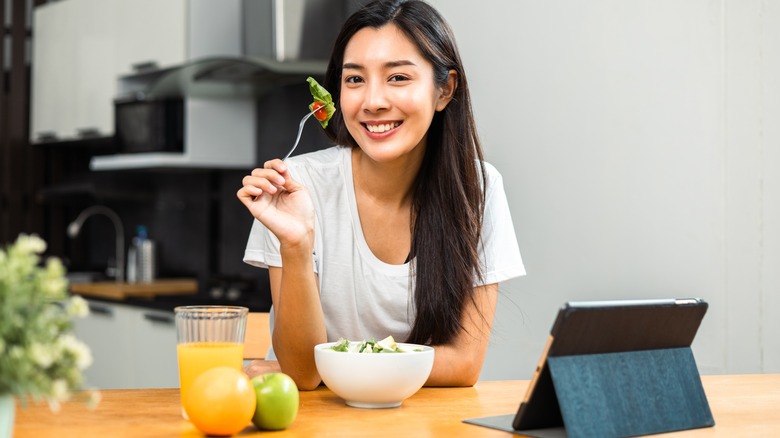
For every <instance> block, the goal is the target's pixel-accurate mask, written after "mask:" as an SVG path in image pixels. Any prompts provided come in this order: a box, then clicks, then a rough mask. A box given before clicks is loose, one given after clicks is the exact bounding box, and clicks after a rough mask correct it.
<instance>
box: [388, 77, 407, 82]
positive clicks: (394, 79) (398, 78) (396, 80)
mask: <svg viewBox="0 0 780 438" xmlns="http://www.w3.org/2000/svg"><path fill="white" fill-rule="evenodd" d="M408 80H409V78H407V77H406V76H404V75H393V76H390V82H400V81H408Z"/></svg>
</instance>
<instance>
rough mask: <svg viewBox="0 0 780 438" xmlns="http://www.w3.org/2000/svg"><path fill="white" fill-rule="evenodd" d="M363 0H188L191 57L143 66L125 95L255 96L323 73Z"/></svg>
mask: <svg viewBox="0 0 780 438" xmlns="http://www.w3.org/2000/svg"><path fill="white" fill-rule="evenodd" d="M359 5H360V1H359V0H219V1H218V2H216V1H213V0H189V1H188V15H189V17H188V34H189V37H188V48H187V53H188V62H186V63H184V64H182V65H179V66H174V67H169V68H165V69H157V68H155V66H154V65H151V66H148V65H147V66H139V71H137V72H136V73H135V74H132V75H128V76H125V77H122V78H120V82H119V94H120V97H124V96H128V95H130V96H133V97H137V98H159V97H171V96H195V97H232V96H241V97H245V96H258V95H262V94H263V93H264V92H266V91H268V90H271V89H273V88H275V87H278V86H280V85H287V84H289V83H294V82H295V81H298V80H299V79H301V78H303V79H305V78H306V76H310V75H322V74H324V73H325V68H326V65H327V59H328V57H329V56H330V50H331V48H332V46H333V42H334V41H335V38H336V35H337V33H338V31H339V29H340V27H341V24H342V23H343V22H344V20H345V19H346V17H347V16H349V14H351V13H352V12H353V11H354V10H356V8H358V7H359Z"/></svg>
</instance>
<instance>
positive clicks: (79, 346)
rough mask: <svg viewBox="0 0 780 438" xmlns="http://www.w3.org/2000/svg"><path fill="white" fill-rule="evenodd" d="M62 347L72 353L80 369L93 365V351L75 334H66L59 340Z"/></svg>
mask: <svg viewBox="0 0 780 438" xmlns="http://www.w3.org/2000/svg"><path fill="white" fill-rule="evenodd" d="M59 344H60V348H62V349H63V350H64V351H67V352H68V353H70V354H72V355H73V357H74V358H75V360H76V366H77V367H78V369H80V370H83V369H86V368H87V367H89V366H90V365H92V352H91V351H89V347H88V346H87V345H86V344H84V343H83V342H81V341H79V340H78V339H76V337H75V336H73V335H65V336H63V337H61V338H60V340H59Z"/></svg>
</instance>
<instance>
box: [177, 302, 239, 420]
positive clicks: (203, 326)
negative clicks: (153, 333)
mask: <svg viewBox="0 0 780 438" xmlns="http://www.w3.org/2000/svg"><path fill="white" fill-rule="evenodd" d="M248 312H249V309H247V308H246V307H238V306H180V307H176V308H175V309H174V314H175V316H176V318H175V319H176V333H177V338H178V345H177V352H178V358H179V383H180V385H181V399H182V400H184V397H185V396H186V394H187V390H188V389H189V387H190V384H192V381H193V380H195V378H196V377H198V376H199V375H200V374H201V373H203V372H204V371H206V370H209V369H211V368H215V367H221V366H227V367H232V368H235V369H237V370H241V369H242V365H243V359H244V333H245V332H246V317H247V313H248ZM183 406H184V405H183V404H182V415H183V416H184V418H187V414H186V412H184V407H183Z"/></svg>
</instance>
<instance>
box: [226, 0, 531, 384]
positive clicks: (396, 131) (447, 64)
mask: <svg viewBox="0 0 780 438" xmlns="http://www.w3.org/2000/svg"><path fill="white" fill-rule="evenodd" d="M323 85H324V86H325V88H327V89H328V90H329V91H330V92H331V94H332V95H333V98H334V101H335V102H336V106H337V108H338V110H337V112H336V113H335V115H334V117H333V118H332V119H331V121H330V123H329V125H328V128H327V130H326V132H327V134H328V136H329V137H330V138H331V139H332V140H333V141H334V143H335V144H336V145H340V146H335V147H332V148H329V149H325V150H323V151H318V152H314V153H310V154H305V155H301V156H298V157H294V158H290V159H288V160H287V162H286V163H285V162H282V161H281V160H271V161H268V162H266V163H265V164H264V166H263V168H262V169H255V170H253V171H252V174H251V175H249V176H246V177H245V178H244V180H243V187H242V188H241V189H240V190H239V191H238V198H239V199H240V200H241V202H243V203H244V205H245V206H246V207H247V208H248V209H249V211H250V212H251V213H252V215H253V216H254V217H255V219H257V220H256V221H255V222H254V224H253V228H252V231H251V233H250V237H249V242H248V244H247V249H246V254H245V261H246V262H247V263H250V264H254V265H256V266H261V267H267V268H268V269H269V276H270V281H271V296H272V300H273V335H272V342H273V352H272V353H274V354H275V356H276V358H278V364H279V366H280V367H281V370H282V371H283V372H285V373H286V374H288V375H290V376H291V377H292V378H293V379H294V380H295V382H296V383H297V384H298V387H299V388H301V389H313V388H315V387H316V386H318V385H319V383H320V377H319V375H318V374H317V369H316V366H315V364H314V353H313V347H314V346H315V345H316V344H319V343H323V342H327V341H334V340H336V339H338V338H340V337H344V338H347V339H351V340H362V339H368V338H372V337H373V338H376V339H381V338H384V337H386V336H388V335H392V336H393V337H394V338H395V339H396V340H399V341H406V342H412V343H421V344H428V345H433V346H434V347H435V348H436V354H435V360H434V366H433V371H432V372H431V375H430V377H429V379H428V381H427V383H426V384H427V385H446V386H467V385H473V384H474V383H475V382H476V381H477V379H478V377H479V373H480V370H481V368H482V363H483V361H484V357H485V353H486V351H487V346H488V340H489V339H490V330H491V326H492V323H493V315H494V312H495V306H496V300H497V295H498V283H499V282H500V281H504V280H507V279H509V278H512V277H516V276H519V275H523V274H524V273H525V272H524V268H523V264H522V260H521V258H520V253H519V250H518V248H517V242H516V239H515V235H514V229H513V227H512V221H511V218H510V215H509V208H508V206H507V203H506V196H505V194H504V190H503V186H502V182H501V177H500V175H499V174H498V172H497V171H496V170H495V168H493V167H492V166H490V165H488V164H486V163H483V162H482V150H481V147H480V144H479V140H478V138H477V133H476V127H475V123H474V119H473V116H472V113H471V101H470V97H469V92H468V85H467V82H466V77H465V74H464V71H463V67H462V62H461V60H460V56H459V54H458V52H457V48H456V46H455V42H454V39H453V37H452V32H451V31H450V29H449V27H448V26H447V24H446V23H445V22H444V20H443V18H442V17H441V16H440V15H439V14H438V13H437V12H436V11H435V10H434V9H433V8H432V7H430V6H429V5H427V4H426V3H424V2H421V1H415V0H413V1H402V0H396V1H376V2H372V3H370V4H368V5H367V6H366V7H364V8H363V9H361V10H360V11H358V12H356V13H355V14H354V15H353V16H352V17H350V18H349V19H348V20H347V22H346V23H345V25H344V27H343V29H342V30H341V33H340V34H339V36H338V38H337V40H336V43H335V47H334V50H333V53H332V55H331V58H330V62H329V65H328V69H327V72H326V75H325V82H324V84H323ZM260 371H261V370H255V372H260ZM262 371H265V370H262Z"/></svg>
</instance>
